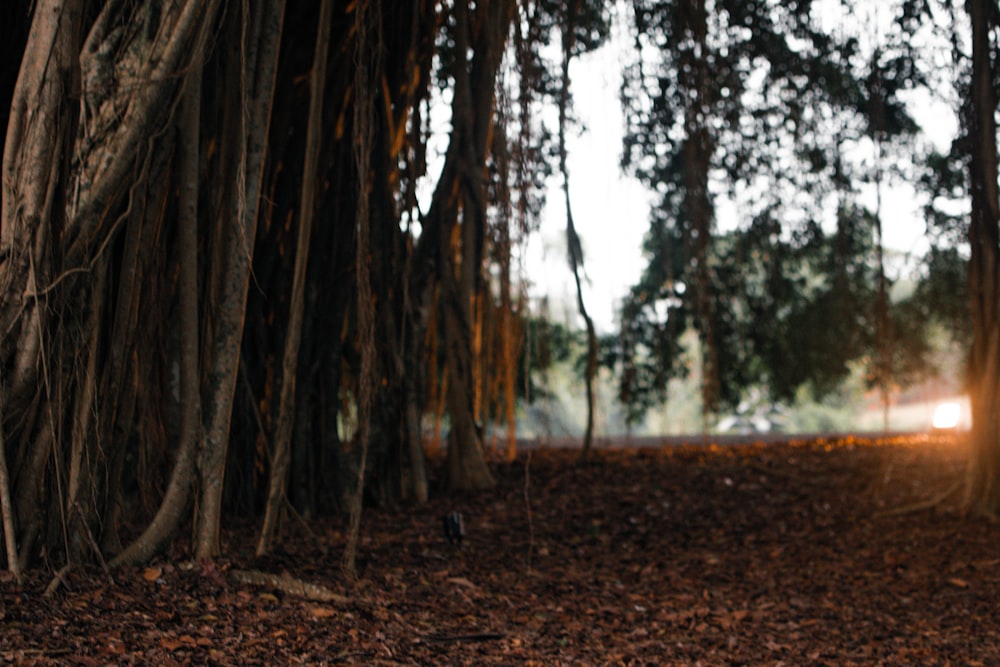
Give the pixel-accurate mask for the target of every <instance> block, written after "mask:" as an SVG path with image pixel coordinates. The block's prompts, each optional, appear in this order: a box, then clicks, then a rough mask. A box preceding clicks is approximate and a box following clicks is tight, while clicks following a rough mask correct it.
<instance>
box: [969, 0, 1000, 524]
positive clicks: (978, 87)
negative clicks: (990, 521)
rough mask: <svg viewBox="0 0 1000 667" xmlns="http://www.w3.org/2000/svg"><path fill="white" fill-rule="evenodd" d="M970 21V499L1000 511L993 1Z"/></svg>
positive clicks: (972, 10) (984, 509)
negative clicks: (992, 41) (992, 58)
mask: <svg viewBox="0 0 1000 667" xmlns="http://www.w3.org/2000/svg"><path fill="white" fill-rule="evenodd" d="M967 8H968V11H969V16H970V19H971V23H972V81H971V100H970V101H971V104H970V107H969V142H968V144H969V146H970V149H971V155H970V158H971V159H970V185H971V191H972V213H971V216H972V217H971V220H970V224H969V244H970V246H971V256H970V258H969V291H970V296H971V310H972V355H971V360H970V373H969V375H970V391H971V402H972V433H971V440H972V458H971V460H970V466H969V472H968V487H967V496H966V501H967V504H968V507H969V509H970V510H972V511H974V512H977V513H982V514H986V515H989V516H996V515H997V514H998V513H1000V228H998V225H1000V194H998V189H997V145H996V122H995V116H994V114H995V113H996V93H995V90H994V88H993V81H994V72H993V70H992V66H991V53H992V45H991V43H990V34H991V32H992V31H993V30H994V29H995V26H994V25H993V21H994V18H995V3H993V2H988V1H987V0H968V2H967Z"/></svg>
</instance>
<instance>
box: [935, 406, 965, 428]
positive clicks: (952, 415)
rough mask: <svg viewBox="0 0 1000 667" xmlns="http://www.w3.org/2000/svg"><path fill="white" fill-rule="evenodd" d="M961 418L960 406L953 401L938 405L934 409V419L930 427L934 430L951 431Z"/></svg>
mask: <svg viewBox="0 0 1000 667" xmlns="http://www.w3.org/2000/svg"><path fill="white" fill-rule="evenodd" d="M961 416H962V406H961V405H959V404H958V403H955V402H954V401H949V402H946V403H939V404H938V405H937V407H936V408H934V417H933V419H932V420H931V425H932V426H933V427H934V428H935V429H953V428H956V427H957V426H958V422H959V421H960V419H961Z"/></svg>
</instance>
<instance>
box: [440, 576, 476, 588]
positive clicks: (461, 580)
mask: <svg viewBox="0 0 1000 667" xmlns="http://www.w3.org/2000/svg"><path fill="white" fill-rule="evenodd" d="M447 581H448V583H449V584H456V585H458V586H465V587H466V588H476V587H477V586H476V585H475V584H474V583H472V582H471V581H469V580H468V579H466V578H465V577H449V578H448V580H447Z"/></svg>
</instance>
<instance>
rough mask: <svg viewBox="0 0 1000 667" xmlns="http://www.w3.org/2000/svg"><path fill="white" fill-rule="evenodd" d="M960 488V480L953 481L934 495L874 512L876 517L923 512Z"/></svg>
mask: <svg viewBox="0 0 1000 667" xmlns="http://www.w3.org/2000/svg"><path fill="white" fill-rule="evenodd" d="M961 488H962V482H955V483H954V484H952V485H951V486H949V487H948V488H947V489H945V490H944V491H942V492H941V493H939V494H938V495H936V496H933V497H931V498H927V499H926V500H918V501H917V502H915V503H910V504H909V505H902V506H900V507H894V508H892V509H887V510H883V511H881V512H876V513H875V517H876V518H879V519H881V518H884V517H889V516H902V515H904V514H913V513H915V512H923V511H924V510H929V509H931V508H932V507H937V506H938V505H940V504H941V503H943V502H944V501H946V500H947V499H948V498H950V497H951V496H953V495H954V494H955V492H957V491H958V490H959V489H961Z"/></svg>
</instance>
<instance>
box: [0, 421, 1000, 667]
mask: <svg viewBox="0 0 1000 667" xmlns="http://www.w3.org/2000/svg"><path fill="white" fill-rule="evenodd" d="M577 455H578V452H576V451H572V450H540V451H534V452H532V453H531V454H530V455H527V454H525V455H522V456H521V457H520V458H519V459H518V460H517V461H516V462H514V463H512V464H506V463H497V464H495V466H494V471H495V474H496V478H497V481H498V486H497V489H496V490H495V491H494V492H490V493H484V494H480V495H476V496H469V497H462V498H453V497H451V498H450V497H447V496H445V495H443V494H438V497H436V498H435V499H433V500H432V501H431V502H430V503H428V504H427V505H425V506H422V507H412V508H397V509H370V510H366V512H365V515H364V519H363V527H362V532H363V543H362V546H361V549H360V552H359V559H360V564H361V568H362V571H361V580H360V582H359V583H357V584H355V585H348V584H347V583H346V582H345V580H344V578H343V576H342V574H341V568H340V558H341V548H342V545H343V542H344V539H343V533H344V529H345V523H344V521H342V520H332V521H326V522H314V523H312V524H310V527H311V531H312V532H311V534H310V533H309V532H307V531H306V530H304V529H302V528H301V526H300V525H299V524H295V523H292V524H290V525H289V526H288V527H287V528H288V530H287V531H286V540H285V543H284V544H285V547H284V550H283V551H282V552H281V553H280V554H276V555H275V556H272V557H269V558H267V559H254V558H253V557H252V551H253V550H252V545H253V544H254V540H255V537H256V535H255V525H256V524H253V523H249V522H248V523H245V524H238V525H231V526H230V527H229V529H228V530H227V533H226V535H225V541H226V543H227V547H226V548H227V554H228V555H229V557H228V558H227V559H226V560H222V561H218V562H214V563H185V562H184V561H183V560H182V559H183V554H182V553H177V554H174V558H176V562H175V564H171V563H168V562H157V563H153V564H151V565H150V566H149V567H144V568H135V569H126V570H118V571H113V572H110V573H107V572H105V571H104V570H103V569H101V568H99V567H95V568H93V569H86V570H75V571H73V572H71V573H70V574H68V575H67V576H66V578H65V581H64V583H63V584H62V585H61V586H60V587H59V588H58V590H57V591H56V592H55V594H54V595H53V596H51V597H49V598H45V597H43V596H42V592H43V590H44V589H45V587H46V585H47V584H48V583H49V581H50V579H51V578H52V572H51V571H46V570H44V569H36V570H34V571H33V572H32V573H31V574H30V578H29V580H28V581H27V582H26V584H25V586H24V587H23V588H17V587H16V586H15V585H14V583H13V582H12V581H11V580H9V578H8V579H3V580H0V662H3V663H4V664H19V665H106V664H123V665H129V664H134V665H151V664H152V665H157V666H158V667H169V666H171V665H204V664H208V665H237V664H240V665H247V664H262V665H263V664H267V665H295V664H306V665H803V664H811V665H918V664H919V665H949V664H952V665H977V664H984V665H989V664H1000V615H998V611H997V609H998V607H997V601H998V600H1000V526H997V525H995V524H992V523H990V522H988V521H985V520H982V519H977V518H970V517H966V516H963V515H962V514H961V513H960V512H959V511H958V510H957V502H958V500H960V495H959V493H958V492H956V493H952V494H950V495H949V494H948V491H949V490H952V489H957V488H958V487H957V486H956V484H957V483H958V482H960V481H961V479H962V475H963V471H964V465H965V463H964V461H965V454H964V452H963V448H962V447H961V445H960V444H959V443H958V442H956V441H955V440H953V439H949V438H945V437H930V436H921V437H906V438H894V439H891V440H885V441H878V440H859V439H853V438H846V439H841V440H836V441H822V440H820V441H816V440H813V441H808V442H792V443H789V444H780V445H766V446H764V445H744V446H732V447H719V446H714V447H713V446H690V447H671V448H664V449H634V450H599V451H596V452H595V453H594V455H593V456H592V457H591V459H590V460H589V462H587V463H583V464H581V463H579V462H578V461H577ZM439 471H440V468H439V466H438V467H436V469H435V472H437V473H439ZM940 496H946V497H945V498H944V499H943V500H942V501H940V502H938V503H936V504H934V505H933V507H929V508H924V509H920V510H917V509H915V508H914V507H913V505H914V504H915V503H920V502H922V501H925V500H935V499H940ZM450 511H458V512H461V513H462V515H463V518H464V523H465V531H466V535H465V538H464V540H463V542H462V544H461V546H457V545H450V544H449V543H448V542H447V541H446V540H445V539H444V535H443V530H442V516H443V515H444V514H446V513H448V512H450ZM282 574H284V575H286V576H285V578H284V579H281V580H279V579H278V576H277V575H282ZM266 576H270V577H271V578H272V579H273V581H270V580H267V579H266ZM261 577H265V580H264V582H263V583H261ZM254 582H256V583H254ZM301 583H308V584H313V585H315V586H313V587H310V588H304V587H301V586H298V585H299V584H301ZM297 586H298V588H296V587H297ZM319 587H322V588H319Z"/></svg>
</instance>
